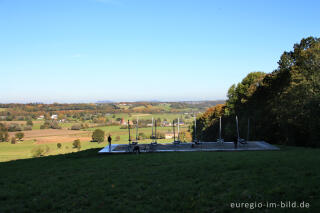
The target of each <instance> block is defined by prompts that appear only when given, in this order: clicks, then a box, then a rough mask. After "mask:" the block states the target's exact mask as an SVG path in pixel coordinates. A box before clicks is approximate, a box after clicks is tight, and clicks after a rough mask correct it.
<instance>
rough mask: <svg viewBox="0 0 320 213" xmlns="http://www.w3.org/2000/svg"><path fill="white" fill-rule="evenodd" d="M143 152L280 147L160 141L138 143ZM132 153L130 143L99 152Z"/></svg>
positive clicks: (241, 149)
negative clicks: (236, 146) (155, 142)
mask: <svg viewBox="0 0 320 213" xmlns="http://www.w3.org/2000/svg"><path fill="white" fill-rule="evenodd" d="M138 146H139V148H140V151H141V153H143V152H214V151H259V150H260V151H261V150H279V148H278V147H276V146H274V145H271V144H269V143H267V142H265V141H249V142H248V143H247V144H238V148H237V149H235V148H234V143H233V142H224V143H223V144H220V143H218V142H202V143H200V144H194V143H181V144H173V143H166V144H164V143H159V144H157V145H153V146H151V145H150V144H138ZM120 153H130V152H129V145H128V144H113V145H112V146H111V152H110V151H109V146H106V147H105V148H103V149H102V150H100V151H99V154H120Z"/></svg>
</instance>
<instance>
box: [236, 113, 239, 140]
mask: <svg viewBox="0 0 320 213" xmlns="http://www.w3.org/2000/svg"><path fill="white" fill-rule="evenodd" d="M236 125H237V134H238V139H239V138H240V134H239V123H238V116H236Z"/></svg>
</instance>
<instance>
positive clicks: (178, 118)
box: [178, 117, 180, 141]
mask: <svg viewBox="0 0 320 213" xmlns="http://www.w3.org/2000/svg"><path fill="white" fill-rule="evenodd" d="M178 141H180V120H179V117H178Z"/></svg>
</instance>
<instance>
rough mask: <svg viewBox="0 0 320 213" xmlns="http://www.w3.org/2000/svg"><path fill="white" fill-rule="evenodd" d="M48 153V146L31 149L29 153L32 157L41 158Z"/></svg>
mask: <svg viewBox="0 0 320 213" xmlns="http://www.w3.org/2000/svg"><path fill="white" fill-rule="evenodd" d="M49 151H50V148H49V146H48V145H46V146H38V147H35V148H33V149H32V150H31V153H32V157H41V156H44V155H46V154H48V153H49Z"/></svg>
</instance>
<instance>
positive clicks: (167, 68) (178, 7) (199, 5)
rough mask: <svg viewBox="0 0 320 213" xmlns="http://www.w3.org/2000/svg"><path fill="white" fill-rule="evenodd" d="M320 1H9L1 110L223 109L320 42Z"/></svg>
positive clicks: (1, 47)
mask: <svg viewBox="0 0 320 213" xmlns="http://www.w3.org/2000/svg"><path fill="white" fill-rule="evenodd" d="M319 9H320V1H307V0H305V1H302V0H301V1H289V0H281V1H272V0H241V1H240V0H238V1H230V0H226V1H221V0H220V1H214V0H211V1H209V0H153V1H151V0H0V32H1V33H0V102H2V103H4V102H35V101H41V102H54V101H59V102H80V101H88V102H95V101H97V100H114V101H136V100H164V101H179V100H216V99H225V98H226V92H227V90H228V88H229V87H230V86H231V85H232V84H233V83H237V82H239V81H241V79H242V78H243V77H245V76H246V74H248V73H249V72H252V71H264V72H271V71H272V70H274V69H276V68H277V61H278V60H279V57H280V55H281V54H282V53H283V51H289V50H291V49H292V46H293V44H294V43H297V42H299V41H300V40H301V38H303V37H307V36H316V37H319V29H320V28H319V27H320V26H319V20H320V13H319Z"/></svg>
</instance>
